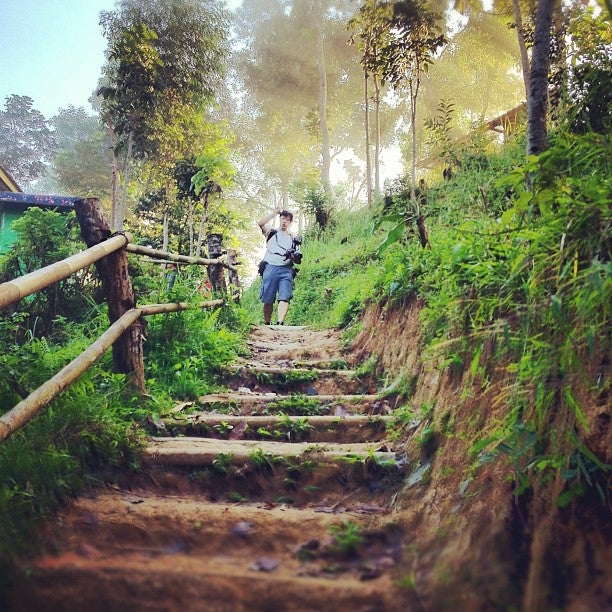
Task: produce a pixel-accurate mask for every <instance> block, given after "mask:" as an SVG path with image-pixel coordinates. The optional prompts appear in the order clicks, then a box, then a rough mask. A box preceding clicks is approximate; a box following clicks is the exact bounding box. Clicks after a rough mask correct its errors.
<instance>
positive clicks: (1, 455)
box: [0, 336, 143, 557]
mask: <svg viewBox="0 0 612 612" xmlns="http://www.w3.org/2000/svg"><path fill="white" fill-rule="evenodd" d="M82 342H83V339H82V337H81V336H80V337H78V338H77V339H76V341H74V342H72V343H70V344H69V345H68V347H61V350H60V347H53V346H51V345H47V346H46V348H45V343H44V342H42V341H41V340H37V339H32V340H31V341H30V342H28V343H26V344H25V345H24V346H23V347H19V346H18V345H13V346H12V347H8V346H6V347H5V350H6V351H7V352H5V354H4V357H3V359H4V360H5V362H6V361H10V359H13V358H15V357H16V358H19V357H20V356H24V357H25V359H23V360H20V362H19V366H13V367H14V371H13V374H12V375H13V376H14V377H15V379H17V380H18V381H21V383H22V384H25V381H27V382H28V384H29V383H30V381H31V383H32V384H33V385H35V384H38V383H39V382H42V381H43V380H46V379H47V378H49V377H50V376H51V375H52V374H54V373H55V372H56V371H57V370H58V369H59V366H60V365H62V366H63V365H65V363H66V362H67V361H68V360H70V359H72V358H74V357H75V356H76V354H78V353H79V352H80V351H81V350H82V348H83V346H82ZM56 349H57V350H56ZM7 353H8V357H7ZM106 365H108V364H106ZM33 372H36V376H35V377H34V376H32V377H30V376H29V375H30V374H32V373H33ZM5 381H6V377H5V376H3V377H2V386H3V395H4V397H3V398H2V402H1V403H2V405H3V406H7V407H11V406H12V405H13V404H14V403H16V401H15V400H17V399H21V397H19V398H18V397H16V396H14V397H12V398H11V397H6V382H5ZM14 386H16V385H14ZM137 399H138V398H136V397H135V396H133V395H132V394H131V393H130V392H129V391H128V389H127V388H126V386H125V377H124V376H119V375H114V376H113V375H109V374H108V373H106V372H105V368H104V364H102V365H100V364H96V365H94V366H93V368H92V369H90V370H89V371H88V372H87V373H85V374H84V375H82V376H81V377H80V379H79V380H78V381H77V382H76V383H74V384H73V385H72V386H70V387H69V388H68V389H67V390H66V391H65V392H64V393H63V394H62V395H61V396H60V397H59V398H57V399H56V400H54V401H53V402H52V403H51V404H49V406H48V407H47V408H45V409H44V410H43V412H41V414H40V415H39V416H37V417H36V418H35V419H33V420H32V421H31V422H30V423H29V424H28V425H27V426H26V427H24V428H23V429H21V430H19V431H18V432H16V433H15V434H13V435H12V436H11V437H10V438H9V439H8V440H7V441H5V442H4V443H2V444H1V445H0V557H2V556H4V555H10V554H13V553H14V552H16V551H17V550H21V549H22V548H23V547H25V546H32V545H34V544H35V543H36V539H35V537H34V529H35V527H36V524H37V522H38V520H40V519H44V518H46V517H47V516H48V515H49V513H51V512H52V511H53V510H54V509H56V508H57V507H58V505H59V504H61V503H62V502H63V501H64V500H65V499H66V498H67V497H68V496H72V495H74V494H75V493H77V492H78V491H80V490H81V489H82V488H83V487H84V486H85V485H86V484H87V483H91V482H93V481H95V480H96V479H97V478H103V477H104V474H105V473H106V472H108V470H109V468H111V467H112V466H119V465H121V466H131V467H136V466H137V456H136V451H137V449H138V447H139V439H140V437H139V428H138V426H137V425H136V424H135V422H137V421H138V420H139V419H140V418H142V417H143V409H142V408H141V407H139V405H138V404H137V403H136V400H137ZM5 400H7V401H5Z"/></svg>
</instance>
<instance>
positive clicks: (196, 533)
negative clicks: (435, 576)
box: [10, 326, 407, 612]
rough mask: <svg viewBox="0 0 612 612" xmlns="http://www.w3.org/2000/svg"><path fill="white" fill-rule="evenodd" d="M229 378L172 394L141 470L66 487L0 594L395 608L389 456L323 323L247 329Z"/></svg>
mask: <svg viewBox="0 0 612 612" xmlns="http://www.w3.org/2000/svg"><path fill="white" fill-rule="evenodd" d="M249 347H250V355H249V357H248V358H247V359H245V360H243V361H242V362H241V363H239V364H236V366H234V367H232V368H231V369H230V370H228V372H227V377H226V380H227V382H228V386H229V389H228V391H227V392H224V393H218V394H215V395H210V396H206V397H203V398H201V399H200V400H199V401H198V402H196V403H195V404H189V403H183V404H178V405H176V406H174V407H173V408H172V410H170V411H169V413H168V415H167V416H166V417H165V418H164V421H163V423H159V424H158V427H159V435H157V436H155V437H152V438H151V439H150V441H149V444H148V446H147V448H146V449H145V451H144V455H143V466H142V469H141V470H140V471H139V472H138V473H137V474H133V475H130V476H129V477H125V479H123V480H121V479H120V480H119V481H118V482H117V484H116V485H115V486H113V487H107V488H105V489H104V490H98V491H96V492H94V493H92V495H91V496H90V497H81V498H80V499H78V500H76V501H75V502H74V503H73V504H71V505H70V507H68V508H67V509H65V511H63V512H62V513H61V514H60V515H59V516H58V517H56V519H55V520H54V522H53V523H52V524H50V525H49V526H48V533H47V534H46V546H45V548H46V549H45V552H44V554H43V555H41V556H40V557H38V558H36V559H33V560H30V561H28V562H24V563H23V566H22V567H21V568H20V570H21V571H19V572H18V576H17V584H16V585H15V589H14V590H13V594H12V598H11V602H10V606H11V607H10V609H11V610H15V611H17V610H19V611H20V612H22V611H29V610H32V611H33V610H36V611H38V610H45V611H55V610H66V611H71V612H72V611H77V610H79V611H80V610H87V611H88V612H94V611H98V610H100V611H105V612H106V611H109V610H112V611H115V610H126V611H127V610H130V611H132V610H136V611H138V610H194V611H195V610H204V611H212V612H214V611H225V610H227V611H228V612H230V611H231V612H239V611H242V610H244V611H247V610H248V611H268V610H269V611H284V610H287V611H289V610H295V611H312V612H315V611H316V612H325V611H330V612H331V611H334V612H338V611H339V610H342V611H350V612H353V611H355V612H366V611H371V612H374V611H376V612H378V611H395V610H398V611H399V610H406V609H407V608H406V606H405V604H404V602H403V599H402V589H400V588H399V587H397V586H396V581H397V579H398V578H401V577H402V576H404V575H405V573H406V572H405V570H404V571H402V570H401V560H402V550H403V545H404V534H402V533H401V532H400V530H399V529H398V528H397V527H396V526H394V523H393V518H392V507H393V503H394V499H395V496H396V494H397V490H398V487H399V485H400V483H401V481H402V478H403V475H402V466H401V461H398V457H397V456H396V453H395V452H394V449H393V448H392V446H391V445H390V444H389V442H387V441H385V437H386V428H387V424H388V423H389V420H390V419H391V417H390V416H389V415H388V414H387V412H388V410H387V409H386V406H385V402H384V401H382V400H381V399H380V398H378V397H377V396H376V394H375V393H372V390H371V389H367V388H363V384H362V382H361V381H360V380H359V378H358V377H357V376H356V375H355V373H354V372H352V371H350V370H348V369H343V368H346V363H345V362H344V361H343V360H342V358H341V355H340V353H339V349H338V335H337V334H336V333H335V332H332V331H314V330H309V329H305V328H301V327H289V326H284V327H280V326H267V327H260V328H256V329H255V330H254V331H253V333H252V336H251V340H250V342H249Z"/></svg>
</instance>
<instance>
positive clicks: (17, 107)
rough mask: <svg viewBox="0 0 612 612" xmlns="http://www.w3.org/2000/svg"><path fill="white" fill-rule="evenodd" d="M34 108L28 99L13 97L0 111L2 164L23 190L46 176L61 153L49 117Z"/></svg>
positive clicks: (0, 159) (0, 156)
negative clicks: (48, 167) (55, 157)
mask: <svg viewBox="0 0 612 612" xmlns="http://www.w3.org/2000/svg"><path fill="white" fill-rule="evenodd" d="M32 104H33V100H32V98H29V97H28V96H17V95H11V96H8V97H6V98H5V103H4V110H0V164H2V165H3V166H4V167H5V168H6V169H7V170H8V171H9V172H10V173H11V174H12V175H13V177H14V178H15V180H16V181H17V183H19V184H20V186H21V187H22V188H29V187H31V186H32V183H33V182H34V181H35V180H36V179H37V178H39V177H40V176H42V174H43V173H44V171H45V168H46V167H47V164H48V163H49V162H50V161H51V159H52V158H53V155H54V154H55V152H56V151H57V145H56V143H55V139H54V138H53V134H52V132H51V130H50V129H49V127H48V125H47V121H46V119H45V117H44V116H43V114H42V113H41V112H39V111H37V110H36V109H34V108H32Z"/></svg>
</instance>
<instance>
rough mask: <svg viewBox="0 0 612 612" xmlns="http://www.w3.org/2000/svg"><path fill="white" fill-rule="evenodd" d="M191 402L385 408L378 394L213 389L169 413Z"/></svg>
mask: <svg viewBox="0 0 612 612" xmlns="http://www.w3.org/2000/svg"><path fill="white" fill-rule="evenodd" d="M194 405H197V406H201V407H203V408H207V407H210V408H214V409H218V410H219V412H229V411H230V410H231V409H239V410H240V413H241V414H252V413H259V414H261V413H262V411H263V410H266V412H267V413H271V412H279V411H282V412H285V413H287V414H308V412H307V411H304V409H308V408H309V407H310V408H312V411H311V414H312V412H315V411H317V412H319V413H321V414H324V413H331V414H333V412H334V410H335V409H338V410H340V411H343V410H346V411H347V412H349V413H357V414H359V413H361V414H378V412H377V411H381V410H382V409H386V408H385V400H384V399H381V398H380V397H379V396H378V395H374V394H370V395H365V394H356V395H354V394H321V395H302V394H292V395H285V394H280V393H274V392H269V393H250V392H242V393H239V392H233V391H230V392H228V393H213V394H210V395H204V396H202V397H200V398H199V399H198V401H197V402H191V403H183V404H178V405H177V406H175V407H174V408H172V409H171V410H170V411H169V413H170V414H177V413H182V412H187V411H188V410H189V409H192V407H193V406H194Z"/></svg>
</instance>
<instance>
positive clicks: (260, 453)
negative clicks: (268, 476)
mask: <svg viewBox="0 0 612 612" xmlns="http://www.w3.org/2000/svg"><path fill="white" fill-rule="evenodd" d="M249 461H250V462H251V464H252V465H253V467H254V468H255V469H256V470H257V471H259V472H268V473H269V472H272V471H273V470H274V465H275V464H277V463H279V462H281V461H282V458H281V457H276V456H275V455H273V454H272V453H266V452H265V451H264V450H263V449H262V448H257V449H255V450H254V451H252V452H251V453H249Z"/></svg>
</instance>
